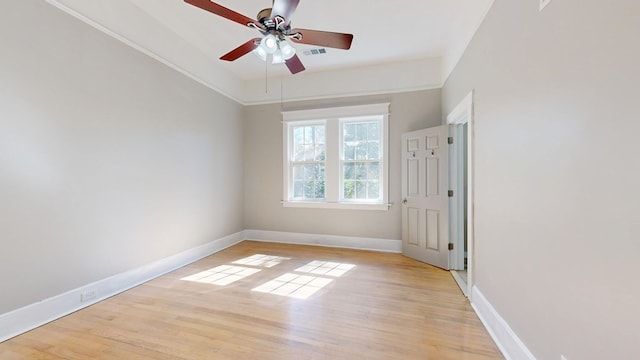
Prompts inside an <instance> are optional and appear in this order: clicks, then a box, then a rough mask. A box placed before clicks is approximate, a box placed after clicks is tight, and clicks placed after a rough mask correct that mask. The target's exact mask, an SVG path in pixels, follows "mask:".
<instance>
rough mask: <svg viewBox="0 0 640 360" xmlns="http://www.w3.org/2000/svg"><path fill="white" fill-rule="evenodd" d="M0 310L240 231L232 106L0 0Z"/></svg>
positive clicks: (238, 124)
mask: <svg viewBox="0 0 640 360" xmlns="http://www.w3.org/2000/svg"><path fill="white" fill-rule="evenodd" d="M0 49H2V55H1V56H0V294H1V296H0V314H2V313H5V312H7V311H10V310H13V309H16V308H18V307H21V306H24V305H28V304H31V303H34V302H37V301H39V300H42V299H45V298H48V297H51V296H54V295H57V294H61V293H63V292H65V291H67V290H70V289H73V288H76V287H78V286H81V285H85V284H88V283H90V282H92V281H96V280H99V279H103V278H106V277H108V276H110V275H113V274H117V273H121V272H123V271H126V270H129V269H133V268H137V267H139V266H142V265H145V264H148V263H150V262H152V261H154V260H157V259H161V258H164V257H167V256H170V255H173V254H176V253H178V252H180V251H182V250H186V249H190V248H193V247H195V246H197V245H200V244H203V243H206V242H209V241H212V240H215V239H217V238H220V237H223V236H226V235H229V234H232V233H235V232H237V231H240V230H242V229H243V212H242V206H243V205H242V198H243V190H242V177H243V174H242V165H241V164H242V157H243V153H242V152H243V148H242V136H243V131H242V107H241V106H239V105H238V104H236V103H234V102H232V101H230V100H228V99H226V98H224V97H222V96H221V95H219V94H217V93H215V92H213V91H211V90H209V89H207V88H204V87H202V86H200V85H199V84H197V83H195V82H194V81H192V80H190V79H187V78H186V77H184V76H182V75H180V74H179V73H177V72H175V71H174V70H171V69H169V68H167V67H166V66H164V65H162V64H160V63H158V62H156V61H154V60H152V59H151V58H149V57H147V56H145V55H143V54H141V53H139V52H138V51H136V50H133V49H131V48H129V47H127V46H125V45H123V44H122V43H120V42H119V41H117V40H114V39H112V38H110V37H109V36H107V35H104V34H103V33H101V32H99V31H97V30H95V29H93V28H91V27H89V26H87V25H86V24H84V23H81V22H80V21H78V20H76V19H74V18H72V17H71V16H69V15H67V14H64V13H62V12H61V11H60V10H58V9H56V8H54V7H52V6H51V5H48V4H46V3H45V2H44V1H38V0H21V1H2V2H0Z"/></svg>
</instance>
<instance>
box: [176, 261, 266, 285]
mask: <svg viewBox="0 0 640 360" xmlns="http://www.w3.org/2000/svg"><path fill="white" fill-rule="evenodd" d="M260 271H261V270H260V269H251V268H247V267H242V266H231V265H220V266H218V267H215V268H213V269H209V270H206V271H202V272H199V273H197V274H194V275H190V276H187V277H184V278H182V279H181V280H185V281H194V282H199V283H205V284H212V285H219V286H226V285H229V284H231V283H234V282H236V281H238V280H242V279H244V278H246V277H248V276H251V275H253V274H255V273H258V272H260Z"/></svg>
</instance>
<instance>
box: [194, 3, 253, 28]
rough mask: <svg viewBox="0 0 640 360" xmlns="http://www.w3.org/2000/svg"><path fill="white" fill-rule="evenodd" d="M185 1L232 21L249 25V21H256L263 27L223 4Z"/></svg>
mask: <svg viewBox="0 0 640 360" xmlns="http://www.w3.org/2000/svg"><path fill="white" fill-rule="evenodd" d="M184 2H186V3H188V4H191V5H193V6H196V7H199V8H200V9H202V10H206V11H209V12H212V13H214V14H216V15H219V16H222V17H223V18H226V19H229V20H231V21H235V22H237V23H238V24H240V25H244V26H247V24H249V23H254V24H256V25H257V26H258V27H260V28H263V26H262V24H260V23H259V22H257V21H256V20H253V19H252V18H250V17H247V16H244V15H242V14H240V13H237V12H235V11H233V10H231V9H227V8H226V7H224V6H222V5H218V4H216V3H213V2H211V1H209V0H184Z"/></svg>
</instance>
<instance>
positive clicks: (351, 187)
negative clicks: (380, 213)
mask: <svg viewBox="0 0 640 360" xmlns="http://www.w3.org/2000/svg"><path fill="white" fill-rule="evenodd" d="M355 186H356V185H355V181H345V182H344V199H345V200H353V199H355V198H356V197H355V196H356V192H355Z"/></svg>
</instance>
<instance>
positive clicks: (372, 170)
mask: <svg viewBox="0 0 640 360" xmlns="http://www.w3.org/2000/svg"><path fill="white" fill-rule="evenodd" d="M367 179H369V180H379V179H380V165H379V164H378V163H370V164H369V167H368V169H367Z"/></svg>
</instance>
